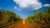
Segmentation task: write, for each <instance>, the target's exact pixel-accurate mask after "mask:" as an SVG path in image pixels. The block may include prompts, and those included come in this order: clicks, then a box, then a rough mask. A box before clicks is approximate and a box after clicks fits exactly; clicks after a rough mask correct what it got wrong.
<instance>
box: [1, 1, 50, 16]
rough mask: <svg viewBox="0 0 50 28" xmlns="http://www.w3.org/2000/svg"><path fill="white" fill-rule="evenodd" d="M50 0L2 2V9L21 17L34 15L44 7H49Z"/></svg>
mask: <svg viewBox="0 0 50 28" xmlns="http://www.w3.org/2000/svg"><path fill="white" fill-rule="evenodd" d="M49 5H50V0H0V9H6V10H11V11H14V12H16V13H17V14H18V15H20V16H28V15H32V14H34V13H35V12H33V11H34V10H38V9H40V8H42V7H43V6H45V7H46V6H49Z"/></svg>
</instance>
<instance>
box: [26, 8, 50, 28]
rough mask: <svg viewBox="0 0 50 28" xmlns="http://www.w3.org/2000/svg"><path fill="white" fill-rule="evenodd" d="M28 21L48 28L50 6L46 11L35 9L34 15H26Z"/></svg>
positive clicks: (49, 23) (49, 27) (49, 24)
mask: <svg viewBox="0 0 50 28" xmlns="http://www.w3.org/2000/svg"><path fill="white" fill-rule="evenodd" d="M27 19H28V22H29V23H38V24H40V25H41V28H50V7H48V9H47V11H44V12H41V11H40V10H37V11H36V13H35V15H34V16H28V18H27Z"/></svg>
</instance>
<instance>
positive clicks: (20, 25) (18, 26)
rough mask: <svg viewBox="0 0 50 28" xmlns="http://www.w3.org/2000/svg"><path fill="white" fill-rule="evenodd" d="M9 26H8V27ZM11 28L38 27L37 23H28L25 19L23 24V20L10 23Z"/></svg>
mask: <svg viewBox="0 0 50 28" xmlns="http://www.w3.org/2000/svg"><path fill="white" fill-rule="evenodd" d="M9 28H10V27H9ZM11 28H39V25H38V24H36V23H33V26H32V24H29V23H28V22H27V21H25V24H23V21H21V22H19V23H16V24H15V25H12V26H11Z"/></svg>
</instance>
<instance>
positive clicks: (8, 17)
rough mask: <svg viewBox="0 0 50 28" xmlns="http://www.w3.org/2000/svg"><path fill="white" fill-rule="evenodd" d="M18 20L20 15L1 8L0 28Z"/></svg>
mask: <svg viewBox="0 0 50 28" xmlns="http://www.w3.org/2000/svg"><path fill="white" fill-rule="evenodd" d="M20 20H21V19H20V16H17V15H16V13H14V12H12V11H8V10H3V9H1V10H0V28H1V27H3V26H8V25H10V24H14V23H17V22H18V21H20Z"/></svg>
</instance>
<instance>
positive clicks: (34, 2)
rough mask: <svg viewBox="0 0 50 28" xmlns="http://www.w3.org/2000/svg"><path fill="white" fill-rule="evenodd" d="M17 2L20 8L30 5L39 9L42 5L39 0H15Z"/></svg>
mask: <svg viewBox="0 0 50 28" xmlns="http://www.w3.org/2000/svg"><path fill="white" fill-rule="evenodd" d="M13 1H14V2H15V3H16V4H18V5H19V6H20V8H27V7H29V6H30V5H31V6H32V7H33V8H34V9H39V8H41V7H42V4H41V2H39V0H13Z"/></svg>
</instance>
